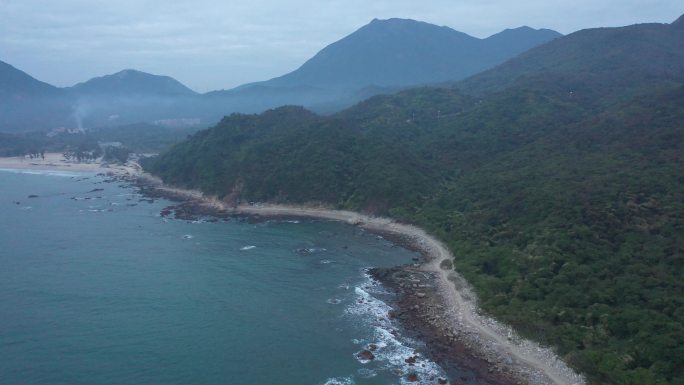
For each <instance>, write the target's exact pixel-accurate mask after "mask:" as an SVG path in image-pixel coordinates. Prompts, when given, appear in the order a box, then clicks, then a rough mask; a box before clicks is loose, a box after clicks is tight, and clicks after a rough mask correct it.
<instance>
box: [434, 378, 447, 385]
mask: <svg viewBox="0 0 684 385" xmlns="http://www.w3.org/2000/svg"><path fill="white" fill-rule="evenodd" d="M448 382H449V381H447V380H446V379H444V378H438V379H437V383H438V384H439V385H446V384H447V383H448Z"/></svg>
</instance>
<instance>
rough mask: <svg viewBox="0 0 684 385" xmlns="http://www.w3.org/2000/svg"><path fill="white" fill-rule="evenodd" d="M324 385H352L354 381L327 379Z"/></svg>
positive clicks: (346, 378)
mask: <svg viewBox="0 0 684 385" xmlns="http://www.w3.org/2000/svg"><path fill="white" fill-rule="evenodd" d="M324 385H354V379H353V378H351V377H344V378H329V379H328V380H327V381H326V382H325V383H324Z"/></svg>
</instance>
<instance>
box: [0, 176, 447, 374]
mask: <svg viewBox="0 0 684 385" xmlns="http://www.w3.org/2000/svg"><path fill="white" fill-rule="evenodd" d="M29 196H31V197H29ZM170 204H172V202H169V201H166V200H163V199H155V200H148V199H146V198H145V197H142V196H140V195H139V194H138V193H137V191H136V189H135V188H133V187H131V186H128V185H126V184H121V183H120V182H111V181H108V180H107V178H106V177H104V176H96V175H92V174H75V173H68V172H14V171H8V170H2V171H0V383H1V384H41V385H48V384H50V385H52V384H54V385H62V384H88V385H93V384H102V385H104V384H128V385H130V384H148V385H151V384H230V385H240V384H279V385H290V384H291V385H309V384H310V385H324V384H328V385H331V384H360V385H376V384H403V383H408V380H409V379H410V376H409V375H410V374H412V373H415V374H417V375H418V376H417V377H418V379H419V381H418V382H411V383H412V384H420V383H425V384H428V383H429V384H435V383H436V378H437V377H438V376H443V375H444V373H443V371H442V370H441V369H440V368H439V366H438V365H436V364H435V363H433V362H431V361H430V360H428V359H425V358H424V357H421V358H420V359H419V361H418V363H417V364H415V365H410V364H409V363H407V362H406V361H405V360H406V358H408V357H411V356H413V355H414V351H415V350H416V349H418V351H420V349H421V346H420V342H419V341H413V340H411V339H409V338H407V337H405V336H404V334H403V333H402V330H401V329H400V328H399V326H398V325H396V324H395V323H394V321H392V320H391V319H390V318H388V316H387V312H388V311H389V310H390V308H389V306H388V304H387V303H388V300H389V299H391V297H392V294H391V293H387V292H386V291H385V290H384V289H383V288H382V287H381V286H380V285H378V284H377V283H376V282H374V281H373V280H372V279H371V278H370V277H369V276H368V275H367V274H366V269H367V268H369V267H389V266H396V265H399V264H403V263H410V262H411V261H412V258H414V257H417V255H416V254H415V253H413V252H411V251H408V250H406V249H404V248H401V247H397V246H395V245H393V244H392V243H391V242H389V241H387V240H385V239H383V238H382V237H378V236H376V235H373V234H369V233H367V232H365V231H363V230H361V229H359V228H356V227H352V226H349V225H344V224H341V223H335V222H329V221H320V220H299V221H266V222H262V223H256V224H254V223H248V222H246V221H240V220H238V219H231V220H228V221H224V220H219V221H211V220H209V219H208V218H207V219H205V220H198V221H186V220H177V219H170V218H163V217H161V216H160V215H159V213H160V211H161V210H162V209H163V208H164V207H166V206H168V205H170ZM365 349H371V350H373V352H372V353H373V355H374V359H373V360H364V359H363V358H362V357H359V356H358V354H357V353H359V352H360V351H363V350H365Z"/></svg>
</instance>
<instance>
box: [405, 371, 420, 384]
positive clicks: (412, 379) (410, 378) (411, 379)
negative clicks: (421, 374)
mask: <svg viewBox="0 0 684 385" xmlns="http://www.w3.org/2000/svg"><path fill="white" fill-rule="evenodd" d="M406 381H408V382H418V375H417V374H416V373H410V374H409V375H408V376H406Z"/></svg>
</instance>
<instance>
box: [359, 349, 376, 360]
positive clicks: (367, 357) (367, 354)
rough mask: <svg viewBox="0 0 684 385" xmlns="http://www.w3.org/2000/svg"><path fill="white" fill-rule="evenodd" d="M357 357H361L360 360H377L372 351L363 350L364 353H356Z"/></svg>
mask: <svg viewBox="0 0 684 385" xmlns="http://www.w3.org/2000/svg"><path fill="white" fill-rule="evenodd" d="M356 356H357V357H359V359H362V360H368V361H371V360H374V359H375V355H374V354H373V353H371V352H370V350H362V351H360V352H358V353H356Z"/></svg>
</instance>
